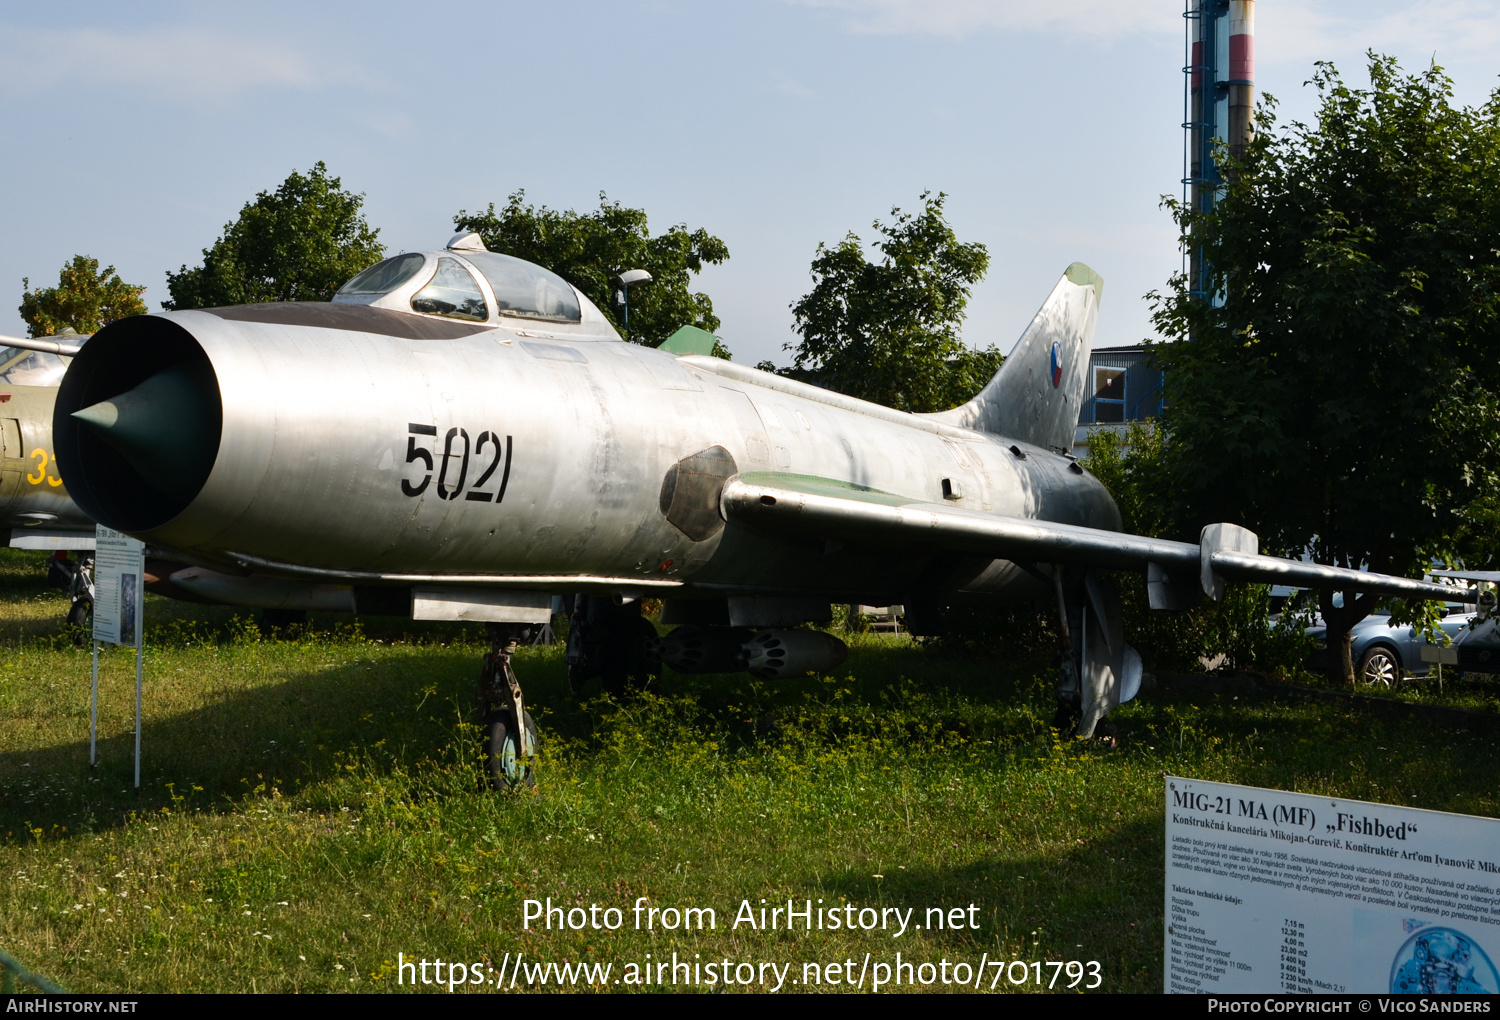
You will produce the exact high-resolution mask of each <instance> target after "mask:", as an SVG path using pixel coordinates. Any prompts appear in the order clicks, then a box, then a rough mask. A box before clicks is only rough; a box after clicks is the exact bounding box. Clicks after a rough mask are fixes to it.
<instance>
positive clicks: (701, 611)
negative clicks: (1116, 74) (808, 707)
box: [54, 235, 1452, 785]
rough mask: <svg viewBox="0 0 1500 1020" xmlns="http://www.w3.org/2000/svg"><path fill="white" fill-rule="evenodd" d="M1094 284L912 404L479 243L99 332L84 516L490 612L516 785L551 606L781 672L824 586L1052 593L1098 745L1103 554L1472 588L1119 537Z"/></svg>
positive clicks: (1065, 295) (78, 487) (1159, 592)
mask: <svg viewBox="0 0 1500 1020" xmlns="http://www.w3.org/2000/svg"><path fill="white" fill-rule="evenodd" d="M1102 286H1103V285H1102V282H1101V281H1100V279H1099V277H1098V276H1097V275H1096V274H1095V273H1094V272H1093V271H1092V270H1090V269H1088V268H1087V267H1085V266H1083V265H1081V264H1075V265H1073V266H1071V267H1069V269H1068V270H1067V272H1066V273H1065V274H1064V276H1063V277H1062V279H1061V280H1060V281H1059V282H1058V284H1057V286H1056V288H1055V289H1054V290H1053V291H1052V293H1051V295H1050V296H1049V297H1048V298H1047V300H1046V302H1045V303H1044V304H1043V305H1042V308H1041V310H1040V311H1039V312H1038V313H1037V315H1036V317H1035V318H1034V319H1033V320H1032V322H1031V325H1030V326H1029V327H1028V328H1027V329H1026V331H1025V333H1024V334H1023V335H1022V337H1021V339H1020V341H1019V342H1018V343H1017V345H1016V348H1015V350H1014V351H1013V352H1012V354H1011V356H1010V357H1009V358H1008V359H1007V360H1006V362H1005V364H1004V366H1003V367H1002V368H1001V369H1000V370H999V372H998V373H997V374H996V375H995V377H994V379H992V380H991V381H990V382H989V384H988V385H986V386H985V387H984V389H983V390H982V391H981V392H980V393H979V394H978V395H977V396H975V397H974V398H973V399H972V400H970V401H969V402H968V403H966V404H964V405H963V406H961V407H958V408H954V409H953V410H951V411H946V412H943V413H940V414H929V415H922V414H907V413H904V412H900V411H895V410H892V409H890V408H887V407H883V406H880V405H877V404H872V403H868V402H866V401H862V400H857V399H854V398H851V397H847V396H843V395H841V394H838V393H833V392H830V391H827V390H823V389H820V388H818V387H816V386H811V385H807V384H805V383H801V382H797V381H793V380H790V379H785V378H782V377H779V376H776V375H773V374H769V373H766V372H761V371H757V370H755V369H751V368H746V367H744V366H741V365H736V364H734V363H732V362H728V361H724V360H722V359H718V358H713V357H708V356H706V355H707V351H706V349H705V348H703V347H702V346H701V345H700V346H699V348H698V353H691V352H690V350H691V348H692V347H693V342H692V331H689V332H688V333H687V334H683V333H679V334H678V335H677V336H676V337H674V338H673V340H669V341H668V342H667V343H666V344H664V345H663V347H664V348H665V349H650V348H645V347H641V346H638V345H635V344H630V343H625V342H622V341H621V339H620V337H619V335H618V334H617V333H616V332H615V331H614V329H613V328H612V327H611V326H610V324H609V322H608V320H607V319H606V318H605V317H604V315H603V314H602V313H600V312H599V311H598V309H597V308H595V307H594V306H593V305H592V304H590V303H589V301H588V300H587V299H586V298H584V297H583V296H582V295H581V294H580V293H579V292H578V291H577V290H576V289H575V288H573V287H572V286H570V285H569V284H568V283H567V282H565V281H564V280H563V279H561V278H560V277H558V276H555V275H554V274H552V273H550V272H548V271H546V270H544V269H541V268H539V267H537V266H533V265H531V264H530V263H526V262H522V261H520V260H518V259H514V258H509V257H507V256H503V255H498V254H495V253H491V252H488V251H485V250H484V247H483V245H482V243H480V241H479V239H478V237H477V236H474V235H465V236H460V237H457V238H454V240H453V241H451V242H450V243H449V247H448V248H447V249H445V250H443V251H433V252H414V253H408V254H404V255H399V256H396V257H395V258H392V259H387V260H386V261H384V262H381V263H379V264H377V265H376V266H374V267H372V268H370V269H369V270H367V271H365V272H364V273H363V274H361V275H360V276H358V277H356V278H355V279H353V280H351V281H350V282H349V283H348V284H347V285H345V287H344V288H343V289H342V290H341V291H340V292H339V294H338V295H337V297H335V299H334V301H333V302H332V303H280V304H263V305H247V306H240V307H233V308H218V309H207V310H198V311H179V312H168V313H163V314H153V315H146V316H139V317H135V318H130V319H124V320H121V321H119V322H115V323H112V324H111V325H109V326H106V327H105V328H104V329H102V330H101V331H100V332H99V333H98V334H96V335H95V336H94V338H93V339H92V340H91V341H90V342H89V343H88V345H87V346H86V347H85V348H84V349H83V351H82V352H81V353H80V354H79V355H78V356H77V357H76V358H74V360H73V363H72V365H71V366H70V367H69V369H68V373H67V375H66V377H65V378H64V380H63V383H62V386H61V388H60V391H59V395H58V403H57V410H56V415H55V418H54V429H55V439H56V445H57V451H58V460H59V463H60V464H61V466H62V474H63V478H64V479H65V480H66V482H67V485H68V489H69V491H70V492H72V494H73V497H74V498H75V499H76V500H77V501H78V504H79V505H80V506H81V507H82V508H83V509H84V511H85V512H86V513H88V515H89V516H90V517H92V518H93V519H95V520H97V521H99V522H100V523H101V524H105V525H107V526H109V527H111V528H115V529H118V530H120V531H123V532H127V533H129V534H132V535H135V536H137V537H139V538H141V539H142V540H144V541H145V542H147V543H148V546H149V547H151V548H152V549H154V550H156V551H157V552H158V554H159V555H162V556H163V557H166V558H168V559H171V560H174V561H180V562H185V563H196V564H201V565H203V566H205V567H208V568H212V569H214V570H218V571H224V572H236V571H237V572H240V573H247V574H248V573H253V574H258V575H270V576H278V577H283V578H287V579H293V580H300V581H305V582H310V583H323V584H335V585H348V586H351V588H352V593H353V595H352V597H353V601H354V604H355V607H356V608H357V609H359V610H360V611H366V612H368V611H386V612H389V611H400V612H403V613H409V614H410V615H411V616H413V617H414V618H418V619H457V620H475V621H485V622H487V623H490V624H494V625H495V626H493V627H492V628H491V631H492V635H493V636H494V639H495V641H496V646H495V650H494V651H493V652H491V654H490V655H489V656H488V657H487V659H486V669H485V674H484V675H485V676H486V678H487V681H486V682H487V684H488V688H489V689H488V690H487V692H486V695H487V698H488V699H489V703H490V704H491V706H492V711H491V713H490V717H489V722H490V731H491V740H492V743H491V750H492V753H493V756H494V757H493V759H492V767H493V768H495V769H498V770H499V774H498V775H497V782H499V783H500V784H501V785H504V784H505V783H506V782H507V781H511V782H513V781H517V780H518V779H520V778H521V777H522V776H524V775H525V773H524V772H523V771H522V768H523V766H522V765H521V764H519V763H518V762H520V761H524V755H525V754H526V752H527V751H528V749H529V747H530V744H531V741H532V740H533V739H534V737H533V735H532V734H533V731H532V729H531V726H530V724H529V719H528V717H527V715H526V713H525V708H524V705H523V704H522V699H521V691H520V687H519V685H518V684H517V683H516V681H515V677H514V674H513V673H512V671H511V670H510V667H509V655H508V649H509V648H510V647H511V644H512V643H513V642H514V641H515V640H517V639H518V638H519V637H520V636H521V634H522V633H523V632H524V630H525V628H527V627H529V626H534V625H537V624H540V623H541V622H543V621H544V620H546V619H548V618H549V614H550V611H551V598H552V596H553V595H554V594H561V595H571V596H574V597H575V601H574V605H575V612H574V623H575V626H574V627H573V632H572V635H571V638H570V648H569V660H570V665H571V667H572V670H573V673H574V675H575V676H577V677H584V676H587V675H589V674H590V673H592V674H594V675H599V674H604V675H606V676H609V675H611V674H614V675H617V676H618V675H619V674H621V673H623V672H625V671H629V670H630V669H632V668H634V667H633V666H632V665H631V664H632V663H637V664H638V663H639V660H640V659H641V658H642V657H643V656H644V655H645V654H646V649H645V645H646V643H647V635H646V634H645V632H644V630H643V629H642V628H641V627H640V622H641V621H640V620H639V613H638V609H633V607H635V605H636V603H635V601H634V600H638V599H640V598H642V597H647V596H650V597H657V598H661V599H663V600H664V606H663V610H662V622H663V624H664V625H673V624H676V625H677V626H676V629H674V630H672V631H671V632H670V633H668V634H667V635H666V636H665V637H664V638H663V639H661V642H660V645H659V652H660V655H661V657H662V659H663V660H664V661H665V662H666V663H667V664H668V665H670V666H673V667H674V668H676V669H679V670H682V671H687V672H692V671H700V672H727V671H733V670H737V669H747V668H748V669H750V670H751V671H752V672H755V673H757V674H758V675H761V676H769V677H774V676H778V675H785V674H789V673H793V672H802V671H806V670H808V669H821V668H831V667H832V666H833V665H836V664H837V663H838V661H839V660H840V659H841V657H842V654H843V651H844V649H843V645H842V643H841V642H838V641H837V640H836V639H834V638H832V637H830V636H828V635H826V634H821V633H819V632H816V631H811V630H806V629H798V628H799V625H801V624H804V623H809V622H812V623H817V622H823V621H827V620H828V619H829V615H830V614H829V606H830V603H846V602H847V603H867V604H876V605H883V604H890V603H903V604H905V605H907V606H908V608H909V611H912V610H913V608H914V607H921V606H923V605H933V604H937V603H940V602H942V601H944V600H946V599H949V598H951V597H954V596H956V595H958V594H960V593H975V594H988V595H992V596H995V597H996V598H998V599H1009V600H1032V599H1036V598H1038V597H1041V598H1046V599H1048V600H1052V599H1055V600H1056V601H1057V604H1058V606H1059V611H1060V618H1061V619H1062V621H1063V622H1064V627H1063V628H1062V630H1063V632H1064V633H1065V635H1066V641H1067V648H1066V651H1067V654H1066V655H1065V656H1064V664H1063V668H1062V678H1061V681H1060V686H1059V696H1060V697H1061V698H1062V699H1063V700H1064V701H1065V702H1066V703H1068V704H1070V705H1071V706H1072V707H1073V709H1074V710H1075V711H1076V713H1077V716H1078V718H1079V720H1080V721H1079V724H1078V733H1079V734H1080V735H1082V736H1088V735H1091V734H1093V733H1094V730H1095V727H1096V726H1097V725H1098V723H1099V721H1100V720H1101V719H1102V718H1103V717H1104V716H1105V715H1106V714H1107V713H1108V712H1109V711H1110V710H1111V709H1112V708H1114V707H1115V706H1116V705H1118V704H1119V703H1120V702H1121V701H1122V700H1126V699H1128V698H1129V697H1131V696H1133V694H1134V693H1135V690H1136V688H1137V687H1138V684H1139V678H1140V659H1139V657H1138V656H1137V655H1136V654H1135V653H1134V651H1133V650H1132V649H1130V648H1128V647H1127V646H1126V644H1125V641H1124V637H1123V633H1122V624H1121V615H1120V606H1119V599H1118V597H1117V595H1116V593H1115V591H1114V589H1113V587H1112V585H1111V583H1110V580H1109V577H1108V575H1107V573H1106V572H1107V571H1112V570H1122V569H1125V570H1142V571H1146V572H1148V575H1149V590H1150V593H1151V602H1152V605H1153V606H1155V607H1158V608H1181V607H1185V606H1186V605H1188V604H1190V603H1191V602H1192V601H1193V600H1195V599H1196V598H1199V597H1201V595H1202V594H1203V593H1205V592H1206V593H1207V594H1208V595H1209V596H1210V597H1213V598H1218V597H1220V596H1221V595H1222V592H1223V585H1224V581H1225V579H1226V578H1239V579H1255V580H1263V581H1271V582H1276V583H1282V584H1298V585H1303V586H1307V587H1319V588H1325V587H1326V588H1335V589H1343V590H1347V591H1374V592H1381V593H1385V594H1390V595H1404V596H1411V597H1430V598H1444V597H1448V596H1451V594H1452V589H1450V588H1446V587H1442V586H1439V585H1433V584H1429V583H1426V582H1422V581H1414V580H1408V579H1405V578H1399V577H1391V576H1386V575H1377V574H1368V573H1361V572H1358V571H1352V570H1344V569H1339V568H1335V567H1328V566H1323V565H1320V564H1314V563H1303V562H1297V561H1292V560H1285V559H1278V558H1274V557H1268V556H1260V555H1258V554H1257V541H1256V538H1255V536H1254V535H1253V534H1251V533H1250V532H1248V531H1246V530H1244V529H1242V528H1238V527H1235V526H1233V525H1229V524H1218V525H1211V526H1210V527H1208V528H1206V529H1205V530H1204V532H1203V534H1202V536H1201V540H1200V542H1199V543H1197V544H1192V543H1183V542H1171V541H1164V540H1158V539H1150V538H1143V537H1139V536H1135V535H1127V534H1122V533H1120V531H1119V528H1120V516H1119V513H1118V511H1117V509H1116V508H1115V505H1114V503H1113V501H1112V500H1111V498H1110V496H1109V494H1108V493H1107V492H1106V491H1105V489H1104V487H1103V486H1102V485H1100V483H1099V482H1098V481H1097V480H1096V479H1094V478H1093V477H1092V476H1091V475H1089V474H1088V473H1087V472H1086V471H1085V470H1084V469H1083V468H1082V466H1080V465H1079V464H1078V463H1077V462H1076V461H1075V460H1073V459H1072V458H1071V457H1069V456H1067V455H1066V454H1065V453H1062V452H1060V451H1063V450H1066V449H1067V448H1068V447H1069V445H1070V444H1071V440H1072V436H1073V430H1074V426H1075V423H1076V422H1077V420H1078V409H1079V405H1080V403H1081V402H1082V400H1083V398H1084V395H1085V384H1086V382H1085V372H1086V367H1087V364H1088V355H1089V347H1090V343H1091V340H1092V336H1093V332H1094V324H1095V319H1096V316H1097V313H1098V307H1099V297H1100V293H1101V290H1102ZM632 611H634V613H635V615H634V618H632V616H631V613H632ZM653 635H654V632H653ZM518 724H520V725H518ZM507 770H508V771H507Z"/></svg>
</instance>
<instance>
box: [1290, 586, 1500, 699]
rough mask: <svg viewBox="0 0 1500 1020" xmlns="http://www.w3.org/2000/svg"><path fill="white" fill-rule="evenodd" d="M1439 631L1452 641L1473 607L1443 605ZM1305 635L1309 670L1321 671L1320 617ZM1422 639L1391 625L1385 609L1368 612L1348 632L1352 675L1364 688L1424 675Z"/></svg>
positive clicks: (1323, 640)
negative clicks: (1310, 647) (1308, 642)
mask: <svg viewBox="0 0 1500 1020" xmlns="http://www.w3.org/2000/svg"><path fill="white" fill-rule="evenodd" d="M1444 609H1445V612H1444V615H1443V622H1442V628H1443V633H1445V634H1447V635H1448V640H1449V641H1452V640H1453V639H1454V638H1456V637H1458V632H1459V631H1461V630H1463V628H1464V626H1465V625H1466V624H1468V622H1469V620H1470V619H1472V618H1473V615H1474V613H1473V610H1471V609H1467V608H1465V607H1464V606H1462V605H1457V604H1452V603H1450V604H1448V605H1447V606H1445V607H1444ZM1307 636H1308V637H1310V638H1312V640H1313V653H1312V655H1310V656H1309V657H1308V660H1307V665H1308V668H1309V669H1315V670H1323V669H1326V668H1327V667H1328V636H1327V628H1326V627H1325V626H1324V625H1323V620H1322V618H1321V617H1315V618H1314V619H1313V626H1311V627H1308V628H1307ZM1427 643H1428V642H1427V640H1426V638H1424V637H1423V636H1422V635H1421V634H1419V633H1417V632H1416V630H1415V629H1414V628H1412V627H1411V625H1410V624H1406V625H1402V626H1399V627H1393V626H1391V614H1390V613H1389V612H1387V611H1381V612H1376V613H1372V614H1371V615H1369V616H1367V617H1365V618H1364V619H1363V620H1361V621H1359V622H1358V623H1356V624H1355V625H1354V628H1353V630H1352V631H1351V632H1350V648H1349V652H1350V657H1351V658H1352V659H1353V660H1354V675H1355V677H1356V678H1357V680H1358V682H1359V683H1361V684H1363V685H1365V686H1367V687H1385V688H1393V687H1395V686H1396V685H1398V684H1399V683H1401V681H1402V680H1403V679H1404V678H1406V677H1409V676H1425V675H1426V674H1427V673H1428V672H1429V671H1430V669H1431V664H1430V663H1426V662H1423V661H1422V646H1423V645H1424V644H1427Z"/></svg>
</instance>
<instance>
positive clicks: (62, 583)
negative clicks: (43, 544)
mask: <svg viewBox="0 0 1500 1020" xmlns="http://www.w3.org/2000/svg"><path fill="white" fill-rule="evenodd" d="M47 581H48V583H49V584H50V585H51V586H52V587H54V588H57V589H60V590H62V591H65V592H67V593H68V600H69V605H68V623H69V625H71V626H74V627H80V628H83V629H87V628H89V627H90V626H91V625H92V624H93V621H94V554H93V553H80V554H79V556H78V559H76V560H74V559H69V558H68V554H67V553H65V552H57V553H54V554H53V556H52V561H51V563H49V564H48V567H47ZM83 641H84V638H83V635H82V634H81V633H79V634H75V635H74V643H75V644H80V645H81V644H83Z"/></svg>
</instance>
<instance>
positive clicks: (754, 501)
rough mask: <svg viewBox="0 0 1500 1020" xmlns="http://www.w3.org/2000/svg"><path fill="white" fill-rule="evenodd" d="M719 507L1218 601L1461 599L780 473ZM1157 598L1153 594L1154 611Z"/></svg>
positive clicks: (1402, 581)
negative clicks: (1227, 593) (1320, 592)
mask: <svg viewBox="0 0 1500 1020" xmlns="http://www.w3.org/2000/svg"><path fill="white" fill-rule="evenodd" d="M721 501H722V502H721V505H722V509H723V513H724V517H725V519H726V520H728V521H731V522H733V523H736V524H742V525H745V526H747V527H751V528H755V529H757V530H763V531H777V532H785V533H794V534H801V535H806V536H816V537H821V538H829V539H836V540H843V541H855V542H880V543H900V544H903V545H917V546H925V547H928V548H932V549H945V550H952V551H957V552H967V553H975V554H979V555H985V556H993V557H995V558H997V559H1006V560H1012V561H1017V562H1021V563H1078V564H1086V565H1089V566H1095V567H1103V568H1105V569H1109V570H1146V571H1148V572H1149V574H1150V576H1151V578H1152V582H1153V584H1156V583H1165V582H1166V581H1167V579H1168V578H1178V579H1181V578H1188V577H1195V578H1197V579H1198V580H1199V581H1200V583H1201V585H1202V588H1203V590H1204V592H1206V593H1207V594H1208V595H1209V596H1210V597H1212V598H1215V599H1217V598H1221V597H1222V596H1223V583H1224V580H1225V579H1231V580H1240V581H1257V582H1261V583H1265V584H1285V585H1294V586H1297V587H1304V588H1326V589H1331V590H1334V591H1345V592H1373V593H1375V594H1379V595H1392V596H1400V597H1405V598H1420V599H1452V598H1453V597H1454V596H1455V595H1456V594H1458V592H1457V591H1456V590H1455V589H1454V588H1451V587H1448V586H1445V585H1440V584H1432V583H1430V582H1427V581H1415V580H1411V579H1409V578H1405V577H1394V576H1391V575H1389V574H1373V573H1367V572H1365V571H1361V570H1349V569H1346V568H1343V567H1331V566H1326V565H1324V564H1321V563H1306V562H1302V561H1299V560H1288V559H1282V558H1280V557H1276V556H1262V555H1260V554H1259V552H1258V551H1257V547H1258V545H1259V541H1258V539H1257V538H1256V537H1255V535H1254V534H1253V533H1252V532H1249V531H1247V530H1245V529H1244V528H1240V527H1237V526H1235V525H1232V524H1211V525H1209V526H1208V527H1206V528H1204V529H1203V535H1202V536H1201V538H1200V541H1199V542H1198V543H1197V544H1193V543H1190V542H1173V541H1168V540H1166V539H1160V538H1145V537H1143V536H1140V535H1127V534H1122V533H1120V532H1115V531H1104V530H1101V529H1098V528H1086V527H1079V526H1077V525H1072V524H1057V523H1053V522H1051V521H1041V520H1035V519H1032V518H1024V517H1006V516H1003V515H1000V514H989V513H983V512H980V511H976V510H967V509H963V508H960V507H953V506H945V505H942V504H939V503H924V502H920V501H914V500H911V499H908V498H907V497H904V496H899V495H896V494H894V493H889V492H882V491H880V490H878V489H870V488H865V487H863V486H856V485H850V484H849V483H847V482H840V481H835V480H833V479H827V478H818V477H814V476H810V475H794V474H779V473H756V474H748V473H747V474H740V475H736V476H734V477H733V478H730V479H729V480H728V481H727V482H725V483H724V490H723V495H722V496H721ZM1178 584H1179V585H1180V584H1181V582H1180V581H1179V582H1178ZM1178 590H1179V592H1180V587H1179V589H1178ZM1156 597H1157V596H1156V593H1153V605H1155V604H1156ZM1178 598H1180V595H1179V596H1178ZM1159 608H1180V606H1178V605H1173V606H1167V605H1165V604H1163V605H1161V606H1159Z"/></svg>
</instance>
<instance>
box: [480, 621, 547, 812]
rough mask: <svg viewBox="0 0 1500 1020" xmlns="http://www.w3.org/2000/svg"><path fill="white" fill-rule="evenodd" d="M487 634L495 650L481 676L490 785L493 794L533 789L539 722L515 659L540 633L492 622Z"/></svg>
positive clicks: (529, 627)
mask: <svg viewBox="0 0 1500 1020" xmlns="http://www.w3.org/2000/svg"><path fill="white" fill-rule="evenodd" d="M485 629H486V631H488V633H489V638H490V650H489V653H488V654H486V655H485V657H484V665H483V667H482V668H481V669H480V671H479V711H480V714H481V716H482V717H483V719H484V723H483V726H484V770H485V780H486V782H487V783H488V784H489V787H490V789H492V790H513V789H516V788H517V787H527V788H530V787H532V786H535V785H536V775H535V773H534V771H533V769H532V764H531V756H532V755H533V754H535V753H536V749H537V732H536V723H535V722H534V721H533V720H532V718H531V713H530V712H528V711H526V704H525V700H524V698H523V697H522V695H521V683H520V681H519V680H517V679H516V672H515V670H514V669H512V668H511V664H510V657H511V656H512V655H513V654H515V651H516V646H517V645H518V644H520V642H522V641H525V640H526V639H527V638H529V637H530V636H531V631H532V630H534V629H535V628H533V627H532V626H531V625H530V624H524V623H490V624H486V625H485Z"/></svg>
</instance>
